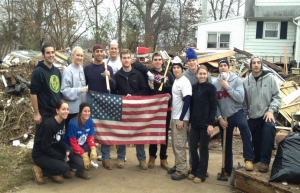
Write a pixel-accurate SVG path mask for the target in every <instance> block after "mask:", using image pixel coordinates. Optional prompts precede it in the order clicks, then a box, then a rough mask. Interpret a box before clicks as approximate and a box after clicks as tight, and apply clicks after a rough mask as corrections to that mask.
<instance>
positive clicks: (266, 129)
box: [248, 113, 277, 164]
mask: <svg viewBox="0 0 300 193" xmlns="http://www.w3.org/2000/svg"><path fill="white" fill-rule="evenodd" d="M276 117H277V113H274V118H275V120H276ZM248 123H249V128H250V131H251V134H252V143H253V147H254V156H255V158H254V162H255V163H257V162H263V163H266V164H269V163H270V160H271V156H272V150H273V148H274V141H275V135H276V129H275V123H274V122H273V121H272V122H270V121H268V122H266V121H265V120H264V119H263V117H261V118H257V119H249V120H248Z"/></svg>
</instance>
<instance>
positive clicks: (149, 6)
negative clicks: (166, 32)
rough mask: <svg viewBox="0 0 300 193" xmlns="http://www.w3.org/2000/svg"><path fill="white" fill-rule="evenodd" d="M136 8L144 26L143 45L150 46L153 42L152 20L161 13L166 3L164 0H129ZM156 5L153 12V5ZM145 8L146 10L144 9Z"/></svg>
mask: <svg viewBox="0 0 300 193" xmlns="http://www.w3.org/2000/svg"><path fill="white" fill-rule="evenodd" d="M129 1H130V2H131V3H132V4H133V5H134V6H135V7H136V8H137V10H138V12H139V14H140V15H141V17H142V21H143V23H144V26H145V46H146V47H150V46H151V45H152V42H153V25H154V22H155V21H156V20H157V19H158V17H159V15H160V14H161V12H162V10H163V7H164V5H165V3H166V0H160V1H156V0H144V2H142V1H141V0H129ZM155 4H156V5H157V9H156V11H155V13H154V14H152V11H153V10H154V5H155ZM145 10H146V11H145Z"/></svg>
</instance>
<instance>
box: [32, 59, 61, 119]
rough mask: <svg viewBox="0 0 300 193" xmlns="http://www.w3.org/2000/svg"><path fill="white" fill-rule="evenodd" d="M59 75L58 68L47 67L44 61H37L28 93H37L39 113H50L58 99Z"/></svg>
mask: <svg viewBox="0 0 300 193" xmlns="http://www.w3.org/2000/svg"><path fill="white" fill-rule="evenodd" d="M60 83H61V75H60V71H59V69H58V68H56V67H55V66H54V65H52V68H51V69H50V68H48V67H47V66H46V65H45V64H44V61H39V63H38V64H37V66H36V67H35V69H34V71H33V73H32V76H31V84H30V86H29V88H30V94H33V95H37V99H38V107H39V113H40V114H42V115H52V111H53V109H54V108H55V105H56V103H57V102H58V101H59V100H60V92H59V91H60Z"/></svg>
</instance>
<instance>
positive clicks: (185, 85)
mask: <svg viewBox="0 0 300 193" xmlns="http://www.w3.org/2000/svg"><path fill="white" fill-rule="evenodd" d="M175 62H176V63H175ZM175 62H174V61H173V66H172V72H173V74H174V77H175V81H174V83H173V87H172V121H171V128H172V148H173V153H174V155H175V166H174V167H173V168H168V173H169V174H172V176H171V178H172V179H173V180H182V179H184V178H186V177H187V175H188V167H187V162H186V145H185V144H186V142H187V132H188V128H189V119H190V111H189V107H190V100H191V96H192V86H191V83H190V81H189V80H188V79H187V78H186V77H185V76H183V74H182V73H183V66H182V63H181V60H180V61H178V63H177V61H175Z"/></svg>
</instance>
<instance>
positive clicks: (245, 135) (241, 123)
mask: <svg viewBox="0 0 300 193" xmlns="http://www.w3.org/2000/svg"><path fill="white" fill-rule="evenodd" d="M227 122H228V127H227V128H226V150H225V172H226V173H229V174H230V173H231V171H232V167H233V162H232V135H233V129H234V127H235V126H237V127H238V128H239V130H240V133H241V136H242V140H243V156H244V159H245V161H252V162H253V160H254V153H253V145H252V137H251V132H250V129H249V127H248V123H247V117H246V115H245V113H244V110H243V109H241V110H239V111H238V112H236V113H235V114H233V115H232V116H231V117H228V118H227ZM219 128H220V133H221V138H222V143H223V128H222V127H221V126H219Z"/></svg>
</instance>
